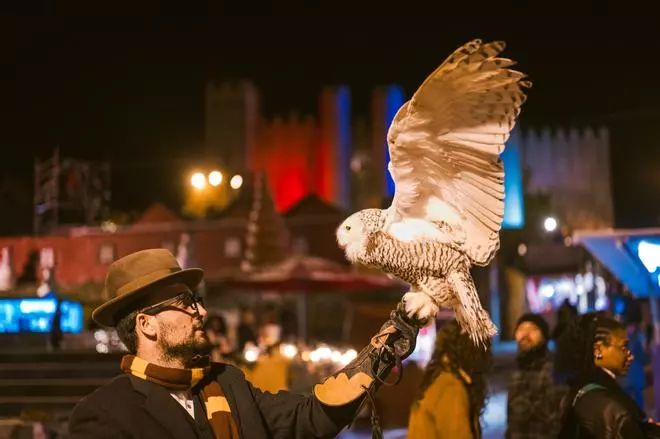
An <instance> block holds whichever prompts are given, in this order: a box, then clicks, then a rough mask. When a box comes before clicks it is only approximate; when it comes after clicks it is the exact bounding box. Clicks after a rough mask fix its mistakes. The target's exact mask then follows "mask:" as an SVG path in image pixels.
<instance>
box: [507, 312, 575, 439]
mask: <svg viewBox="0 0 660 439" xmlns="http://www.w3.org/2000/svg"><path fill="white" fill-rule="evenodd" d="M549 337H550V328H549V327H548V323H547V322H546V321H545V319H544V318H543V317H542V316H541V315H539V314H533V313H528V314H524V315H522V316H521V317H520V318H519V319H518V322H517V323H516V329H515V331H514V338H515V340H516V346H517V349H518V352H517V355H516V365H517V368H516V370H515V371H513V373H512V374H511V376H510V378H509V383H508V399H507V429H506V434H505V438H506V439H545V438H556V437H557V433H558V431H559V427H560V421H561V413H560V406H561V401H562V398H563V397H564V395H565V394H566V391H567V388H566V387H564V386H559V385H556V384H555V383H554V381H553V376H552V361H551V357H550V352H549V350H548V341H549Z"/></svg>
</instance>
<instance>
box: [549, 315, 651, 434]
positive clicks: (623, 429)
mask: <svg viewBox="0 0 660 439" xmlns="http://www.w3.org/2000/svg"><path fill="white" fill-rule="evenodd" d="M632 358H633V356H632V354H631V352H630V349H629V348H628V335H627V333H626V330H625V328H624V327H623V325H621V323H619V322H618V321H616V320H614V319H613V318H611V317H609V316H607V315H605V314H602V313H590V314H585V315H583V316H581V317H579V318H578V319H576V321H574V322H573V323H572V324H571V325H569V326H568V327H567V328H566V330H565V331H564V333H563V334H562V335H561V337H560V338H559V340H557V350H556V352H555V365H554V369H555V374H556V376H557V378H558V379H559V380H561V381H562V382H566V383H568V384H569V385H570V387H571V389H570V391H569V393H568V395H567V397H566V398H565V399H564V404H563V407H564V418H563V422H562V428H561V432H560V434H559V437H560V438H562V439H563V438H566V439H568V438H571V439H573V438H579V439H587V438H588V439H592V438H593V439H595V438H598V439H619V438H621V439H624V438H625V439H641V438H649V437H660V436H656V435H657V433H656V431H657V429H658V426H657V425H656V424H654V423H652V422H649V421H648V420H647V419H646V416H645V414H644V412H643V411H642V409H640V408H639V407H638V406H637V404H635V401H634V400H633V399H632V398H631V397H630V396H628V395H627V394H626V393H625V392H624V391H623V389H622V388H621V386H619V384H618V383H617V381H616V379H617V377H620V376H623V375H625V374H626V373H627V372H628V368H629V367H630V362H631V361H632Z"/></svg>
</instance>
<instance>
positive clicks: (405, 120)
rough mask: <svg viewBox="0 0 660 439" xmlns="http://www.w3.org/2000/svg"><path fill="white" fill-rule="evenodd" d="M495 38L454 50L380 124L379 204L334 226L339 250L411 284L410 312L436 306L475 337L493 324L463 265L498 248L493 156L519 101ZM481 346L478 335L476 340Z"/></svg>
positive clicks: (498, 192)
mask: <svg viewBox="0 0 660 439" xmlns="http://www.w3.org/2000/svg"><path fill="white" fill-rule="evenodd" d="M503 48H504V44H503V43H499V42H495V43H489V44H485V45H484V44H481V41H479V40H475V41H472V42H470V43H468V44H466V45H465V46H463V47H461V48H460V49H458V50H457V51H455V52H454V54H453V55H451V56H450V57H449V58H448V59H447V60H446V61H445V62H444V63H443V64H442V65H441V66H440V67H439V68H438V69H437V70H436V71H435V72H433V74H431V76H429V77H428V78H427V79H426V81H425V82H424V83H423V84H422V86H421V87H420V88H419V90H417V92H416V93H415V94H414V96H413V97H412V99H411V100H410V101H408V102H406V103H405V104H404V105H403V106H402V107H401V109H400V110H399V112H398V113H397V115H396V117H395V118H394V121H393V122H392V125H391V127H390V130H389V133H388V143H389V148H390V158H391V161H390V164H389V166H388V168H389V171H390V173H391V174H392V178H393V179H394V182H395V184H396V191H395V194H394V199H393V201H392V205H391V206H390V207H389V208H388V209H387V210H381V209H364V210H361V211H359V212H356V213H354V214H353V215H351V216H350V217H349V218H347V219H346V220H345V221H344V222H343V223H342V224H341V225H340V226H339V228H338V229H337V243H338V244H339V245H340V246H341V247H342V248H343V249H344V251H345V253H346V257H347V258H348V259H349V260H350V261H352V262H358V263H361V264H366V265H370V266H374V267H378V268H380V269H381V270H383V271H384V272H386V273H389V274H394V275H396V276H397V277H399V278H401V279H403V280H404V281H406V282H408V283H409V284H410V285H411V290H410V291H409V292H408V293H406V295H405V296H404V298H403V302H404V304H405V309H406V311H407V313H408V316H409V317H413V318H414V317H416V318H417V319H419V320H420V321H428V319H430V318H432V317H433V316H435V314H437V311H438V309H439V308H440V307H449V308H453V309H454V311H455V313H456V320H457V321H458V322H459V324H460V325H461V327H463V328H464V329H465V330H466V331H467V332H468V333H469V335H470V337H471V338H472V339H473V340H474V341H475V342H476V343H477V344H483V343H484V342H485V341H486V340H487V339H489V338H490V337H492V336H493V335H494V334H495V333H496V332H497V328H496V327H495V325H494V324H493V322H492V320H491V319H490V317H489V316H488V313H487V312H486V310H484V309H483V306H482V305H481V301H480V299H479V294H478V292H477V289H476V286H475V285H474V281H473V279H472V276H471V275H470V268H471V266H472V265H487V264H488V263H489V262H490V261H491V260H492V258H493V256H494V255H495V252H496V251H497V249H498V248H499V231H500V228H501V223H502V218H503V214H504V169H503V166H502V163H501V160H500V158H499V155H500V154H501V153H502V152H503V151H504V144H505V142H506V141H507V139H508V137H509V134H510V132H511V130H512V129H513V126H514V123H515V118H516V116H517V115H518V113H519V112H520V107H521V105H522V103H523V101H524V100H525V96H524V94H523V92H522V88H523V87H526V86H529V84H528V83H526V82H524V81H522V78H523V75H522V74H521V73H519V72H516V71H513V70H510V69H508V67H510V66H512V65H513V62H512V61H510V60H507V59H504V58H498V54H499V53H500V51H501V50H502V49H503ZM484 345H485V344H484Z"/></svg>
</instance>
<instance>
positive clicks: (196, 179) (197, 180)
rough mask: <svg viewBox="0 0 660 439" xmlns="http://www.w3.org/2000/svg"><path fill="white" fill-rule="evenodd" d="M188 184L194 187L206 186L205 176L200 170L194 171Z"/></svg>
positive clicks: (201, 187) (202, 187)
mask: <svg viewBox="0 0 660 439" xmlns="http://www.w3.org/2000/svg"><path fill="white" fill-rule="evenodd" d="M190 184H192V186H193V187H194V188H195V189H204V186H206V177H204V174H202V173H201V172H195V173H194V174H193V176H192V177H191V178H190Z"/></svg>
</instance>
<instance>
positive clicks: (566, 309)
mask: <svg viewBox="0 0 660 439" xmlns="http://www.w3.org/2000/svg"><path fill="white" fill-rule="evenodd" d="M578 314H579V313H578V310H577V308H576V307H575V306H574V305H571V302H570V300H568V299H565V300H564V301H563V302H562V304H561V306H559V308H558V309H557V323H556V324H555V329H554V331H553V332H552V339H553V340H557V339H558V338H559V337H560V336H561V333H562V332H564V330H565V329H566V328H567V327H568V325H570V324H571V322H572V321H573V320H575V319H576V318H577V316H578Z"/></svg>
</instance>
